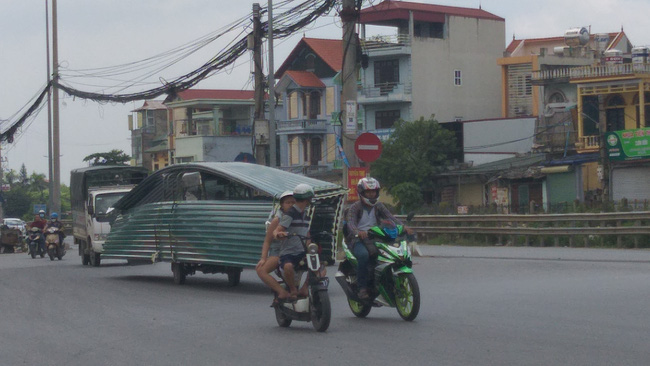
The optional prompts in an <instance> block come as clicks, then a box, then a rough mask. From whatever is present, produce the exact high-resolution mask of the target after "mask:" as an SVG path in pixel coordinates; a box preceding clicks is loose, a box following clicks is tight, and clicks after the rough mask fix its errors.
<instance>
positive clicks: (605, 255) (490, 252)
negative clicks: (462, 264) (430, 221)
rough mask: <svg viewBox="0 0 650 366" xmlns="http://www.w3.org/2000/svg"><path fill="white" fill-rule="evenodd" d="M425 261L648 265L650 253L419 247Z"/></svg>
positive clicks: (636, 250) (445, 246) (579, 249)
mask: <svg viewBox="0 0 650 366" xmlns="http://www.w3.org/2000/svg"><path fill="white" fill-rule="evenodd" d="M419 248H420V251H421V252H422V254H423V256H425V257H439V258H445V257H446V258H495V259H497V258H498V259H527V260H567V261H607V262H648V263H650V249H594V248H565V247H546V248H537V247H508V246H498V247H497V246H495V247H464V246H453V245H419Z"/></svg>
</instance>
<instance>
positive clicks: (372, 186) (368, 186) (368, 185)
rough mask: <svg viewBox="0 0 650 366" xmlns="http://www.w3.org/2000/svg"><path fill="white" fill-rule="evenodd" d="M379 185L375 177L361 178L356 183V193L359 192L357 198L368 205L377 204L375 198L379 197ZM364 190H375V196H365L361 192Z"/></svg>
mask: <svg viewBox="0 0 650 366" xmlns="http://www.w3.org/2000/svg"><path fill="white" fill-rule="evenodd" d="M380 189H381V185H380V184H379V181H377V179H375V178H370V177H367V178H361V179H359V183H357V193H358V194H359V199H360V200H361V201H362V202H363V203H365V204H366V205H368V206H374V205H375V204H377V198H379V190H380ZM366 191H377V196H376V197H375V198H373V199H369V198H366V197H365V196H364V195H363V193H364V192H366Z"/></svg>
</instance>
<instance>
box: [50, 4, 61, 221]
mask: <svg viewBox="0 0 650 366" xmlns="http://www.w3.org/2000/svg"><path fill="white" fill-rule="evenodd" d="M52 69H53V71H54V72H53V74H52V78H53V79H54V85H53V87H54V95H53V97H52V103H53V108H52V177H53V179H52V207H51V209H50V213H51V212H59V211H61V160H60V157H61V154H60V150H59V88H58V87H57V83H58V82H59V43H58V30H57V13H56V0H52Z"/></svg>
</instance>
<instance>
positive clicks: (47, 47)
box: [45, 0, 54, 211]
mask: <svg viewBox="0 0 650 366" xmlns="http://www.w3.org/2000/svg"><path fill="white" fill-rule="evenodd" d="M49 18H50V15H49V12H48V8H47V0H45V53H46V57H45V59H46V63H47V82H48V83H49V82H50V80H52V75H51V74H50V19H49ZM47 160H48V171H47V190H48V192H49V195H48V196H49V197H48V199H47V209H48V210H50V211H51V210H52V202H53V199H52V196H53V195H54V177H53V169H52V89H48V90H47Z"/></svg>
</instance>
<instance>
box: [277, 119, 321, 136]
mask: <svg viewBox="0 0 650 366" xmlns="http://www.w3.org/2000/svg"><path fill="white" fill-rule="evenodd" d="M328 125H329V124H328V123H327V120H325V119H296V120H289V121H278V122H277V127H276V133H278V134H281V135H295V134H309V133H315V134H318V133H327V127H328Z"/></svg>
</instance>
